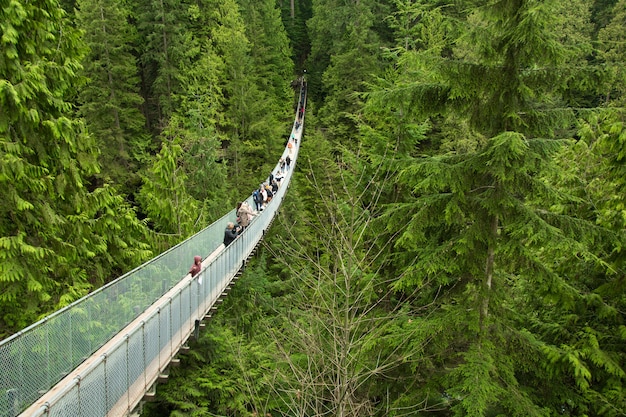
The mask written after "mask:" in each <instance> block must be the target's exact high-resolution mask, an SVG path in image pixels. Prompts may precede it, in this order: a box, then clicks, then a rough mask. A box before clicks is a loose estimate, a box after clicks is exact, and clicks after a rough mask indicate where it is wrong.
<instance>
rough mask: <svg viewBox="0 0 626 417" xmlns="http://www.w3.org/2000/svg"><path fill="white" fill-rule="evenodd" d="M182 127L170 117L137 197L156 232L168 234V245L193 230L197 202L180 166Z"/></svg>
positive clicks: (176, 120)
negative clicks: (160, 145) (154, 158)
mask: <svg viewBox="0 0 626 417" xmlns="http://www.w3.org/2000/svg"><path fill="white" fill-rule="evenodd" d="M184 134H185V130H184V129H183V128H182V127H181V122H180V121H179V120H178V118H177V117H174V118H172V121H171V123H170V125H169V127H168V129H167V130H166V131H165V132H164V133H163V135H164V136H166V139H165V140H164V141H163V145H162V147H161V152H160V153H159V154H158V155H157V157H156V160H155V161H154V163H153V165H152V167H151V168H150V171H149V172H148V173H147V175H145V176H144V179H143V181H144V184H143V186H142V187H141V191H140V193H139V199H140V201H141V203H142V206H143V207H144V209H145V211H146V213H147V214H148V219H149V221H150V222H151V223H152V225H153V227H154V229H155V230H156V231H157V232H158V233H162V234H164V235H166V236H167V235H169V236H170V238H169V239H166V241H169V243H170V244H174V243H177V242H179V241H181V240H182V239H184V238H187V237H188V236H190V235H191V234H192V232H194V231H195V229H194V225H195V221H196V216H197V215H198V212H199V211H198V209H199V207H198V202H197V201H196V200H195V199H193V198H192V197H191V196H190V195H189V193H188V191H187V187H186V182H187V174H186V173H185V170H184V169H183V166H184V161H183V149H182V146H181V143H183V142H185V137H184Z"/></svg>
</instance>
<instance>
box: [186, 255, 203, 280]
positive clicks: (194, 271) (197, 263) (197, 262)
mask: <svg viewBox="0 0 626 417" xmlns="http://www.w3.org/2000/svg"><path fill="white" fill-rule="evenodd" d="M201 269H202V256H200V255H196V256H194V257H193V265H191V269H190V270H189V273H190V274H191V276H192V277H195V276H196V275H198V272H200V270H201Z"/></svg>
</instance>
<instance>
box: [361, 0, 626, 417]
mask: <svg viewBox="0 0 626 417" xmlns="http://www.w3.org/2000/svg"><path fill="white" fill-rule="evenodd" d="M413 10H415V11H417V12H420V13H427V16H429V17H435V16H436V15H437V14H438V13H439V12H438V11H437V10H436V9H432V10H433V12H430V11H428V10H426V11H424V10H417V9H413ZM559 10H560V11H559ZM571 10H572V9H568V10H567V12H570V11H571ZM452 12H453V11H452ZM559 13H560V14H559ZM564 14H565V11H564V9H562V8H561V9H558V8H556V7H555V5H554V4H553V3H552V2H535V1H520V2H497V3H493V4H490V5H488V6H485V7H482V8H480V9H472V10H471V13H469V14H468V15H467V17H466V22H467V24H468V27H469V28H470V30H469V31H467V32H466V33H465V34H462V35H463V36H462V37H460V38H454V42H447V43H444V45H443V47H441V45H437V44H435V45H434V46H435V47H434V48H429V49H428V50H421V48H422V47H425V46H426V47H427V46H430V45H432V43H431V42H429V41H428V39H429V38H427V37H421V38H419V39H418V42H410V43H409V42H406V41H405V42H404V45H403V46H407V45H409V48H410V49H413V48H414V49H415V52H413V51H409V52H403V54H402V55H401V57H400V60H399V68H398V71H397V73H396V74H394V78H393V82H394V83H395V85H393V86H391V87H388V86H386V87H387V89H386V90H384V91H381V92H380V93H379V94H378V95H374V96H372V98H371V103H370V105H371V106H372V107H373V108H377V107H379V106H380V103H381V102H380V101H377V100H376V99H375V98H378V97H392V98H390V99H389V100H388V101H387V103H388V104H389V107H390V108H391V109H393V110H394V111H397V110H398V109H402V108H403V109H410V110H409V111H411V112H412V114H413V117H417V118H418V120H419V118H420V117H424V116H431V117H432V120H433V121H436V122H437V125H436V126H437V127H438V128H440V129H444V128H445V126H446V124H449V123H450V122H456V121H461V123H465V122H467V127H468V128H469V132H468V133H469V137H470V138H474V140H473V142H474V143H473V145H472V146H471V147H463V148H461V147H459V146H458V144H459V139H463V138H453V139H452V140H454V141H455V142H456V146H454V147H452V148H449V147H444V146H442V145H444V143H443V142H439V143H432V144H431V146H432V145H434V147H433V148H432V149H430V153H431V154H432V156H430V157H426V156H425V155H424V156H423V157H421V158H419V159H416V160H414V159H413V158H408V159H400V160H399V161H398V163H399V164H400V176H399V182H400V184H401V187H402V191H403V192H404V195H405V197H404V199H403V200H402V202H399V203H396V204H390V205H389V207H388V209H387V215H386V216H384V217H383V219H384V221H385V223H387V222H388V234H387V235H385V237H384V238H387V239H388V238H389V237H390V236H393V235H394V234H395V233H397V230H401V232H400V234H399V237H398V241H397V245H398V248H399V249H400V248H401V250H399V251H397V252H396V253H394V254H393V256H394V257H395V259H394V261H393V262H394V264H395V265H404V267H402V268H401V270H402V271H403V273H402V277H401V278H400V279H399V280H398V281H397V282H396V284H395V286H396V288H398V289H401V290H402V291H403V292H406V291H414V290H419V296H417V297H416V299H415V305H416V307H420V306H423V305H433V307H431V308H428V309H426V310H425V313H422V314H417V315H416V318H415V320H418V321H419V322H420V325H421V326H422V327H423V328H425V329H431V330H430V331H431V332H432V333H431V338H432V339H433V340H434V339H436V340H438V342H437V343H436V345H435V346H433V349H434V350H432V351H431V350H430V349H427V353H430V354H432V355H438V361H437V362H436V367H435V368H434V369H433V373H432V374H431V375H427V374H417V375H416V377H415V378H416V380H420V381H427V382H425V383H424V384H423V387H422V389H420V390H416V393H418V394H417V395H416V396H415V397H414V398H413V401H414V402H420V401H424V400H425V399H426V398H429V397H430V398H432V396H433V395H435V396H437V395H441V393H442V392H443V393H444V394H443V395H444V398H445V399H446V402H448V404H449V407H450V410H451V411H452V413H453V414H454V415H474V416H481V415H490V414H502V413H504V414H506V415H520V416H521V415H525V416H527V415H548V414H550V413H556V412H558V411H557V410H561V409H566V408H567V409H569V408H570V407H571V408H572V409H573V410H574V412H576V413H584V412H586V411H585V410H591V409H593V410H594V411H595V412H604V410H605V409H604V408H603V404H604V403H605V402H606V401H610V400H611V399H612V398H614V397H613V396H612V394H610V392H611V391H610V390H611V389H614V384H611V383H609V381H610V380H611V379H612V378H621V374H622V372H623V371H622V370H621V369H620V368H619V367H616V366H615V365H616V364H617V363H618V362H617V361H615V357H614V356H613V355H614V354H613V352H612V351H613V350H614V347H613V346H611V345H610V344H609V343H606V344H603V345H602V346H600V347H599V348H598V350H596V351H595V352H594V354H590V353H589V350H586V349H587V348H586V346H583V345H584V344H576V343H575V342H574V341H572V345H571V346H568V347H567V348H560V349H559V348H557V347H556V343H559V342H558V341H557V340H555V338H553V337H552V335H550V334H549V333H547V330H546V329H547V328H549V326H550V325H554V326H556V325H557V323H558V322H559V320H560V318H561V317H563V316H562V314H563V313H565V314H567V313H566V311H567V308H565V309H563V310H561V309H560V308H559V307H561V306H565V305H571V304H569V303H570V302H571V303H572V304H573V305H581V304H584V303H585V302H586V297H585V295H584V292H585V288H584V286H583V285H582V283H581V282H580V281H579V280H577V279H576V278H575V276H574V275H572V274H571V273H572V270H571V269H567V268H564V266H565V264H567V263H568V262H570V263H571V262H572V258H573V255H572V254H575V258H576V259H580V263H578V262H576V263H577V265H578V266H579V267H580V265H581V264H584V265H585V266H586V267H587V268H590V269H593V270H595V271H596V272H599V273H605V274H606V273H608V272H609V269H608V265H607V263H606V261H605V259H603V258H602V257H601V256H598V255H597V254H596V253H595V248H596V247H597V246H598V245H603V246H604V245H607V246H610V245H611V244H612V242H614V241H613V240H611V239H610V234H608V233H606V231H603V230H602V229H601V228H597V227H595V226H594V225H593V224H591V223H588V222H586V221H585V220H586V219H585V218H584V217H582V216H580V217H579V216H577V213H568V214H567V215H564V213H561V212H560V211H558V210H557V209H556V207H557V206H556V205H557V204H573V202H574V201H575V197H573V196H572V195H571V193H570V192H569V191H570V190H558V189H556V188H555V187H554V184H553V183H552V184H550V182H549V181H548V180H547V178H554V176H555V175H558V167H557V166H556V165H555V164H554V162H553V158H554V157H555V155H556V152H557V151H558V150H559V149H560V147H561V145H560V143H559V142H558V141H556V140H554V139H553V138H555V137H558V136H557V135H559V134H561V135H563V134H564V135H566V134H567V132H568V131H571V129H572V126H573V124H574V122H575V119H574V112H573V111H572V109H568V108H565V109H562V108H560V107H559V105H560V104H561V102H562V101H561V100H562V98H561V94H562V92H563V91H565V90H566V89H567V88H568V86H567V80H568V78H567V77H564V76H561V75H562V74H567V72H568V71H567V69H568V68H567V67H565V66H564V65H563V64H564V63H565V64H570V63H572V62H575V61H574V57H575V58H576V59H579V57H580V54H577V53H570V51H571V49H567V47H568V46H572V45H573V43H569V44H568V42H565V41H563V39H562V38H561V39H559V37H560V36H563V32H559V30H558V27H559V24H560V22H562V19H563V16H564ZM555 16H556V17H555ZM458 17H459V15H455V16H454V19H458ZM437 21H438V19H432V20H428V21H426V22H427V24H428V23H430V22H437ZM397 27H403V28H406V26H401V25H397ZM444 27H445V26H444ZM447 27H450V28H453V27H454V26H453V24H449V25H447ZM418 28H419V27H418ZM418 28H416V29H418ZM426 29H431V26H427V27H426ZM438 30H439V33H441V31H440V27H432V31H426V32H421V31H419V32H417V33H418V34H422V33H427V34H429V33H436V32H437V31H438ZM406 33H410V32H404V34H403V38H405V37H406ZM454 33H455V32H454V31H452V32H450V34H451V35H454ZM457 33H458V32H457ZM580 34H581V33H580V32H577V35H580ZM583 35H584V33H583ZM444 40H445V39H444ZM559 41H560V42H559ZM579 62H580V61H579ZM440 118H445V120H446V121H445V123H444V124H442V123H441V121H440V120H439V119H440ZM443 132H445V131H443ZM457 132H462V130H460V129H457ZM438 133H439V135H441V132H438ZM448 133H449V131H448ZM565 137H567V136H565ZM395 141H396V138H393V142H395ZM393 142H392V143H393ZM375 143H377V142H375ZM555 260H559V261H558V262H557V261H555ZM560 260H562V261H560ZM536 309H542V310H544V312H545V314H539V315H540V316H541V320H539V321H541V325H539V324H538V323H537V320H536V319H535V317H536V315H537V313H536ZM606 342H608V341H606ZM569 349H571V350H569ZM442 352H449V354H446V353H444V354H442ZM600 352H601V353H600ZM573 357H576V358H577V359H576V360H574V359H573ZM599 357H602V358H603V359H602V360H600V359H598V358H599ZM530 358H532V360H530ZM537 358H541V359H540V363H539V364H537V360H538V359H537ZM591 369H592V370H593V371H592V370H591ZM592 375H593V376H592ZM570 377H571V378H572V380H573V381H574V382H573V383H572V384H569V383H567V382H565V381H568V380H569V378H570ZM591 378H599V379H601V380H603V381H604V383H603V384H601V385H603V387H601V388H599V389H598V390H597V391H596V390H594V389H592V388H591V387H590V385H589V384H588V382H589V380H590V379H591ZM546 383H547V384H548V385H544V384H546ZM548 386H549V387H550V388H549V389H548V388H547V387H548ZM609 386H611V388H609V389H608V390H607V389H605V387H609ZM599 399H603V400H599ZM609 414H610V412H609Z"/></svg>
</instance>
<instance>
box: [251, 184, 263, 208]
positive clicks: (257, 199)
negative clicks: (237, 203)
mask: <svg viewBox="0 0 626 417" xmlns="http://www.w3.org/2000/svg"><path fill="white" fill-rule="evenodd" d="M261 188H263V184H261V186H260V187H259V188H257V189H256V190H254V192H253V193H252V200H254V205H255V206H256V211H261V210H263V196H262V195H261Z"/></svg>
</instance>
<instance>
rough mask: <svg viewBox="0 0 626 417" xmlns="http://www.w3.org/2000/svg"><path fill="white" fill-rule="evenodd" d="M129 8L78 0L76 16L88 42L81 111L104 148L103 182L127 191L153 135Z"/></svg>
mask: <svg viewBox="0 0 626 417" xmlns="http://www.w3.org/2000/svg"><path fill="white" fill-rule="evenodd" d="M128 17H129V12H128V11H127V10H125V9H124V5H123V4H122V3H120V2H118V1H116V0H111V1H108V0H95V1H91V0H85V1H79V2H78V10H77V12H76V19H77V22H78V25H79V27H80V28H81V29H82V30H83V32H84V35H83V39H84V40H85V42H86V43H87V45H88V46H89V53H88V54H87V55H86V56H85V60H84V70H83V73H84V74H85V76H86V77H87V78H88V82H87V84H86V85H85V86H84V87H82V88H81V90H80V101H81V103H82V104H81V109H80V113H81V115H82V116H83V117H85V121H86V124H87V127H88V128H89V131H90V133H91V134H92V135H94V136H95V139H96V142H97V144H98V147H99V148H100V150H101V154H100V162H101V166H102V172H100V173H99V176H100V177H103V181H112V182H113V183H114V184H117V185H119V188H120V189H121V190H123V191H124V192H125V193H127V194H129V193H132V192H134V188H135V187H137V186H138V185H139V181H140V180H139V178H138V177H137V172H138V170H139V167H140V166H141V163H142V162H143V161H144V160H145V157H146V153H147V152H148V150H149V149H148V147H149V145H150V139H149V137H148V136H147V134H146V132H145V131H144V126H145V119H144V117H143V115H142V114H141V112H140V107H141V106H142V104H143V99H142V97H141V96H140V95H139V77H138V75H137V66H136V62H135V57H134V56H133V54H132V45H133V42H132V40H133V37H134V36H135V34H134V28H133V27H132V26H131V25H130V24H129V23H128Z"/></svg>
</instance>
